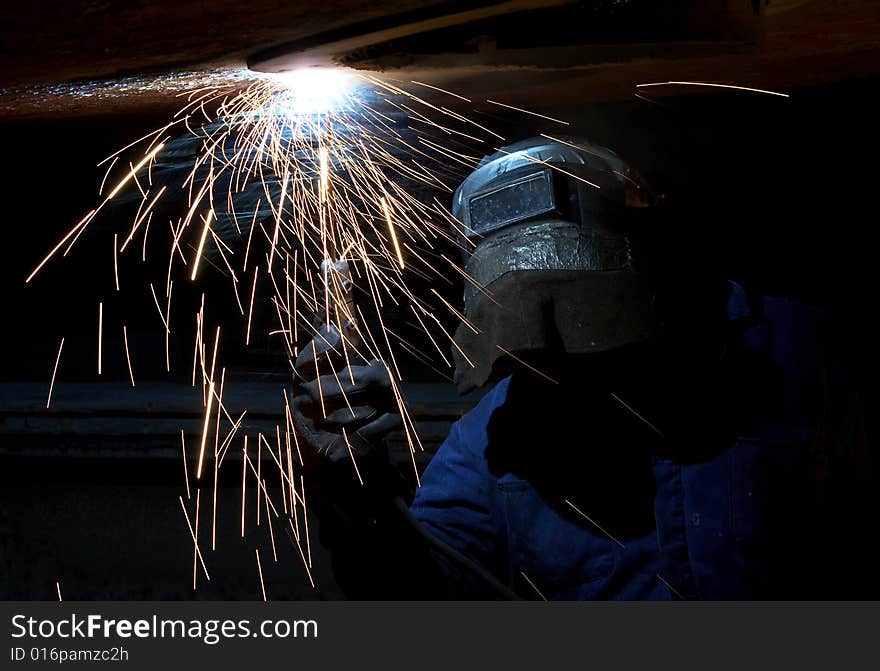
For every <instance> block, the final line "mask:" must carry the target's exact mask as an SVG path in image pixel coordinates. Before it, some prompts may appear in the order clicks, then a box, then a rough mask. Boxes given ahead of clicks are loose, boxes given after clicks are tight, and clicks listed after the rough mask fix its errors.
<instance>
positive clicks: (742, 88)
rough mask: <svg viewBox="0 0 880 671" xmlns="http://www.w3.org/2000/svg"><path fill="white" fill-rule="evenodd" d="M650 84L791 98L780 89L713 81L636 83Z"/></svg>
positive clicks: (644, 85)
mask: <svg viewBox="0 0 880 671" xmlns="http://www.w3.org/2000/svg"><path fill="white" fill-rule="evenodd" d="M649 86H709V87H712V88H718V89H734V90H736V91H749V92H751V93H764V94H766V95H770V96H779V97H780V98H789V97H791V96H789V94H787V93H779V92H778V91H768V90H766V89H755V88H750V87H748V86H736V85H734V84H713V83H712V82H651V83H649V84H636V88H646V87H649Z"/></svg>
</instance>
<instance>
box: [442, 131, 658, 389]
mask: <svg viewBox="0 0 880 671" xmlns="http://www.w3.org/2000/svg"><path fill="white" fill-rule="evenodd" d="M655 204H656V199H655V197H654V195H653V194H652V192H651V191H650V189H649V188H648V186H647V185H646V184H645V182H644V181H643V180H642V178H641V177H640V176H639V175H638V174H637V173H636V172H635V171H634V170H633V169H632V168H630V167H629V166H628V165H627V164H626V163H624V161H623V160H621V158H620V157H619V156H617V154H615V153H614V152H613V151H611V150H609V149H606V148H604V147H599V146H597V145H595V144H592V143H590V142H587V141H585V140H583V139H580V138H570V137H560V138H554V139H549V138H546V137H539V138H533V139H530V140H525V141H522V142H518V143H516V144H512V145H510V146H507V147H504V148H502V149H501V150H499V151H498V152H497V153H495V154H492V155H491V156H487V157H485V158H484V159H483V160H482V161H481V162H480V164H479V166H478V167H477V169H476V170H475V171H474V172H473V173H471V174H470V175H469V176H468V177H467V178H466V179H465V180H464V182H462V184H461V185H460V186H459V187H458V189H457V190H456V192H455V195H454V200H453V206H452V213H453V215H454V216H455V219H456V228H457V231H456V235H457V237H458V239H459V242H460V243H461V246H462V248H463V250H464V252H463V254H464V260H463V265H464V270H465V273H466V274H467V277H468V278H469V281H468V282H466V285H465V291H464V315H465V319H466V321H463V322H462V323H461V324H460V325H459V327H458V329H457V331H456V333H455V338H454V346H453V352H452V353H453V357H454V361H455V381H456V384H457V386H458V389H459V391H460V392H461V393H465V392H467V391H469V390H471V389H473V388H475V387H480V386H482V385H484V384H485V383H486V382H487V381H490V380H493V379H497V378H498V377H500V376H501V375H503V374H505V373H506V372H508V371H507V368H508V367H509V366H510V363H511V360H512V359H513V360H515V359H520V360H521V361H523V360H527V359H528V358H529V357H530V356H531V355H533V354H535V353H538V352H548V351H550V352H553V353H556V354H564V355H569V354H578V355H581V354H589V353H599V352H609V351H612V350H618V349H619V348H623V347H626V346H628V345H634V344H638V343H644V342H647V341H650V340H652V339H654V338H655V337H656V336H657V334H658V329H659V320H658V318H657V316H656V310H655V302H656V301H655V293H654V289H653V285H652V282H651V280H650V272H648V270H647V268H646V267H644V264H643V263H642V262H641V261H640V247H639V239H640V233H641V231H643V230H644V229H645V228H646V227H647V226H649V225H650V216H649V214H648V213H649V212H651V211H652V210H653V209H654V207H653V206H654V205H655Z"/></svg>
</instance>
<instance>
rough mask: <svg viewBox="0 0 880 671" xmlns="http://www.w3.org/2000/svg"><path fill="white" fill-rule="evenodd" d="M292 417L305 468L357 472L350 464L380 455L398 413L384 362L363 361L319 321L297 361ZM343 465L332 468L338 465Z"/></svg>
mask: <svg viewBox="0 0 880 671" xmlns="http://www.w3.org/2000/svg"><path fill="white" fill-rule="evenodd" d="M295 370H296V375H297V378H298V380H299V381H298V383H297V384H296V385H295V387H294V398H293V402H292V407H291V419H292V421H293V426H294V429H295V431H296V432H297V438H298V440H299V444H300V450H301V452H302V453H303V455H302V456H303V461H304V462H305V464H304V465H305V467H306V470H307V471H312V472H318V473H327V472H330V471H340V472H343V471H347V470H350V471H351V475H352V476H361V475H362V474H361V472H360V471H359V470H357V469H355V468H354V465H352V464H351V463H350V461H351V457H352V456H353V457H355V459H356V460H357V462H358V463H357V465H358V466H359V467H360V464H361V462H366V461H370V460H373V461H375V460H376V459H384V460H386V461H387V456H386V455H385V453H384V450H383V445H382V441H383V438H385V436H386V435H387V434H388V433H389V432H390V431H392V430H393V429H395V428H396V427H397V426H399V425H400V422H401V418H400V414H399V409H398V405H397V400H396V399H395V396H394V393H393V390H392V386H391V379H390V377H389V373H388V370H387V368H386V367H385V365H384V364H383V363H382V362H381V361H379V360H377V359H374V360H372V361H369V362H367V361H364V359H363V358H362V357H361V356H360V355H359V354H358V353H357V352H356V351H355V348H354V347H352V346H351V345H350V344H348V343H346V345H345V349H343V344H342V338H341V336H340V334H339V331H338V330H337V329H336V327H335V326H333V325H330V326H329V328H328V326H327V325H321V326H320V327H319V328H318V330H317V333H316V335H315V337H314V338H312V340H311V341H310V342H309V343H308V344H307V345H306V346H305V347H303V349H302V350H301V352H300V354H299V356H298V357H297V359H296V363H295ZM343 463H347V466H346V467H344V468H342V467H340V468H335V467H334V466H335V465H337V464H343Z"/></svg>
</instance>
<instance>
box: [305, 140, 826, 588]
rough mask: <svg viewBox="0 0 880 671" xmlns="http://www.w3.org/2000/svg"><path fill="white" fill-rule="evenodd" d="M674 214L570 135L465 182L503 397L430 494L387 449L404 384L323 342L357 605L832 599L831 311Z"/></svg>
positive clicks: (464, 211)
mask: <svg viewBox="0 0 880 671" xmlns="http://www.w3.org/2000/svg"><path fill="white" fill-rule="evenodd" d="M659 200H660V199H658V197H657V196H655V194H654V193H653V192H652V190H651V189H650V188H649V187H648V185H647V184H646V183H645V181H644V180H643V179H642V178H641V177H640V176H639V174H638V173H637V172H636V171H635V170H633V169H632V168H631V167H630V166H629V165H627V164H626V163H625V162H624V161H623V160H622V159H621V158H620V157H619V156H617V155H616V154H615V153H614V152H613V151H611V150H608V149H606V148H603V147H600V146H597V145H595V144H592V143H590V142H588V141H586V140H584V139H579V138H567V137H564V138H558V139H554V140H551V139H548V138H546V137H540V138H534V139H531V140H526V141H523V142H519V143H516V144H513V145H510V146H507V147H504V148H503V149H501V150H500V151H499V152H498V153H496V154H494V155H492V156H488V157H486V158H485V159H483V161H482V162H481V164H480V165H479V167H478V168H477V169H476V170H475V171H474V172H473V173H472V174H471V175H470V176H469V177H468V178H467V179H466V180H465V181H464V182H463V183H462V184H461V185H460V186H459V188H458V190H457V191H456V192H455V196H454V202H453V208H452V211H453V214H454V216H455V218H456V220H457V226H456V235H457V236H458V239H459V241H460V243H461V247H462V248H463V249H464V250H465V251H464V260H463V262H464V270H465V273H466V275H467V276H468V277H470V278H473V282H472V283H471V284H469V285H468V286H466V288H465V295H464V314H465V317H466V319H467V321H468V322H469V324H464V323H463V324H461V326H460V327H459V328H458V330H457V332H456V334H455V342H454V346H453V348H452V353H453V357H454V359H455V366H456V370H455V381H456V383H457V386H458V388H459V391H461V392H467V391H470V390H473V389H476V388H484V389H485V388H489V390H488V392H487V393H485V395H484V396H483V397H482V400H480V401H479V403H478V404H477V406H476V407H475V408H474V409H473V410H471V411H470V412H468V413H467V414H466V415H464V416H463V417H462V418H461V419H460V420H459V421H458V422H456V423H455V424H454V425H453V427H452V430H451V432H450V434H449V436H448V437H447V439H446V441H445V442H444V443H443V445H442V446H441V447H440V448H439V450H438V451H437V453H436V455H435V456H434V457H433V458H432V460H431V461H430V463H429V465H428V467H427V469H426V470H425V472H424V473H423V474H422V476H421V481H420V486H418V487H417V488H416V491H415V493H414V495H413V493H412V492H410V491H409V488H408V487H407V485H406V483H405V480H404V479H403V478H402V477H401V475H400V474H399V473H398V472H397V471H396V470H395V469H394V468H393V467H392V466H391V464H390V463H389V460H388V458H387V454H386V451H385V449H384V447H383V442H382V438H383V436H385V435H386V433H387V432H388V431H390V430H391V429H392V428H393V427H394V425H395V420H396V419H397V416H396V414H395V404H394V401H393V398H392V395H391V393H390V390H389V380H388V373H387V371H386V369H385V368H384V367H383V366H382V365H381V364H380V363H379V362H378V361H373V362H363V361H361V362H351V361H348V362H346V361H345V360H344V359H343V358H342V357H341V356H340V350H341V348H340V347H339V345H340V334H339V332H338V331H337V330H336V329H335V328H334V327H330V328H326V327H325V328H322V329H321V331H320V332H319V334H318V336H316V338H315V339H314V340H313V341H312V343H311V344H310V345H309V346H307V347H304V348H303V349H302V353H301V354H300V357H299V360H298V361H297V368H298V371H299V372H300V374H301V375H302V376H303V378H304V379H305V380H306V382H305V383H304V384H302V385H301V386H300V387H299V393H298V395H297V398H296V402H295V404H294V406H295V407H294V413H293V414H294V421H295V423H296V425H297V429H298V431H299V433H300V436H301V438H300V440H301V446H302V447H303V449H305V450H306V451H307V462H308V467H309V470H310V477H311V480H312V482H313V483H315V496H316V498H315V499H314V500H315V501H316V504H315V505H316V506H317V509H318V510H319V513H320V517H321V538H322V542H323V543H324V544H325V545H326V546H327V547H328V548H329V549H330V550H331V552H332V554H333V563H334V571H335V575H336V577H337V580H338V582H339V584H340V586H341V587H342V589H343V590H344V591H345V592H346V594H347V595H348V596H349V597H352V598H370V599H389V598H391V599H393V598H403V599H421V598H487V599H492V598H514V597H521V598H535V599H540V598H545V599H693V598H707V599H742V598H761V597H779V598H785V597H809V596H822V593H821V584H822V580H821V574H822V572H821V568H818V567H817V566H815V562H814V561H811V558H813V559H815V558H817V557H820V556H821V554H819V553H817V552H816V549H817V548H816V543H818V542H819V539H818V538H817V534H816V533H815V532H814V530H813V529H811V525H812V524H813V521H814V505H815V501H816V496H815V487H814V484H815V483H816V482H817V481H818V478H819V476H818V475H817V473H818V472H819V471H820V470H821V469H820V466H821V450H819V449H817V445H818V444H820V443H821V441H820V440H818V439H817V438H816V435H815V428H814V427H815V426H816V422H817V418H818V417H820V415H821V413H822V412H823V404H822V399H823V387H822V384H821V383H820V379H821V378H822V376H823V367H822V363H821V362H822V360H823V356H822V348H821V347H820V342H821V329H822V324H821V315H820V313H819V312H818V311H817V310H815V309H813V308H810V307H807V306H805V305H801V304H798V303H794V302H791V301H787V300H783V299H774V298H766V297H754V296H749V295H747V294H746V292H745V291H744V289H743V288H742V287H741V286H740V285H739V284H736V283H733V282H730V281H728V280H726V279H725V278H723V277H720V276H715V275H713V274H712V273H706V272H704V271H705V270H706V267H707V264H706V263H705V259H700V258H697V256H695V254H694V249H698V248H699V241H696V244H690V245H687V244H679V243H678V242H676V237H675V236H674V235H672V234H671V231H674V230H675V222H674V221H670V220H669V217H668V216H664V214H663V207H662V204H661V203H659ZM705 226H706V233H705V235H707V236H708V235H711V216H710V213H706V222H705ZM692 242H694V241H692ZM315 359H317V362H318V366H317V368H316V361H315ZM346 364H350V365H351V369H350V370H349V371H345V372H344V374H342V373H341V371H342V369H343V368H344V367H345V366H346ZM331 368H333V369H335V371H336V374H334V371H333V370H331ZM316 370H317V371H318V372H320V373H321V374H322V376H323V377H322V378H321V380H320V381H317V380H315V379H314V378H315V376H316ZM493 385H494V386H493ZM340 387H342V389H341V388H340ZM343 392H345V393H346V394H347V397H348V398H349V399H354V400H353V401H351V402H350V403H348V402H347V403H341V402H340V397H341V394H342V393H343ZM320 396H323V399H321V398H320ZM334 401H335V402H336V404H337V407H339V408H340V409H339V410H337V411H334V412H331V413H330V414H329V415H328V417H327V418H326V419H325V418H324V417H323V415H321V414H320V413H319V412H318V410H319V403H322V404H328V405H330V406H331V407H332V406H333V404H334ZM349 405H351V406H352V407H351V408H349ZM352 457H354V459H355V460H356V461H355V465H356V466H357V468H356V469H355V468H353V464H352V461H351V459H352ZM817 464H818V466H817Z"/></svg>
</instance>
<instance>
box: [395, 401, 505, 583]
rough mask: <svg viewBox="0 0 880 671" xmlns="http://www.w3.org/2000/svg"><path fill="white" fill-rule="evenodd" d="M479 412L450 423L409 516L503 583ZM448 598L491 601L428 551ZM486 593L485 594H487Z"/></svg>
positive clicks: (463, 573)
mask: <svg viewBox="0 0 880 671" xmlns="http://www.w3.org/2000/svg"><path fill="white" fill-rule="evenodd" d="M484 414H485V408H484V407H480V406H478V407H477V408H476V409H475V411H473V412H472V413H469V414H468V415H466V416H465V417H463V418H462V419H461V420H460V421H459V422H456V423H455V424H454V425H453V427H452V430H451V431H450V434H449V436H448V437H447V439H446V441H445V442H444V443H443V445H442V446H441V447H440V449H439V450H438V451H437V454H436V455H435V456H434V458H433V459H432V460H431V463H430V464H428V468H427V469H426V470H425V473H424V475H423V477H422V482H421V486H420V487H419V489H418V491H417V493H416V497H415V500H414V501H413V504H412V506H411V508H410V510H411V512H412V513H413V515H414V516H415V518H416V519H418V520H419V522H420V523H421V524H422V526H423V527H424V528H425V529H426V530H427V531H428V532H429V533H430V534H431V535H433V536H434V537H435V538H437V539H439V540H441V541H443V542H444V543H446V544H447V545H449V546H451V547H452V548H454V549H455V550H458V551H459V552H460V553H462V554H463V555H464V556H465V557H467V558H468V559H470V560H471V561H473V562H475V563H477V564H479V565H480V566H481V567H483V568H484V569H486V570H487V571H488V572H490V573H491V574H493V575H494V576H495V577H496V578H497V579H498V580H500V581H501V582H502V583H508V582H509V581H508V576H507V566H506V564H507V562H506V560H505V557H506V552H505V549H504V548H505V536H506V532H505V528H504V524H503V513H502V512H501V506H500V505H499V503H500V502H499V501H498V498H497V497H498V494H497V486H496V484H495V479H494V478H493V477H492V476H491V475H490V473H489V472H488V468H487V465H486V460H485V458H484V456H483V449H482V448H483V447H484V446H485V445H484V444H485V440H484V439H483V436H484V435H485V422H484V421H482V420H483V419H484V418H483V415H484ZM432 555H433V557H434V561H435V563H437V564H438V566H439V567H440V569H441V571H442V573H443V575H444V577H445V582H446V590H447V595H448V596H449V597H450V598H459V599H461V598H494V597H495V596H496V595H495V593H494V592H492V591H491V589H489V588H488V587H487V586H486V585H485V583H484V582H483V581H481V580H480V579H479V577H478V576H476V575H474V574H473V573H472V572H469V571H467V570H465V569H463V568H461V567H459V566H457V565H455V564H454V563H453V562H451V561H450V560H449V559H448V558H446V557H445V556H443V555H441V554H440V553H438V552H436V551H434V552H432ZM487 590H488V591H487Z"/></svg>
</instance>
